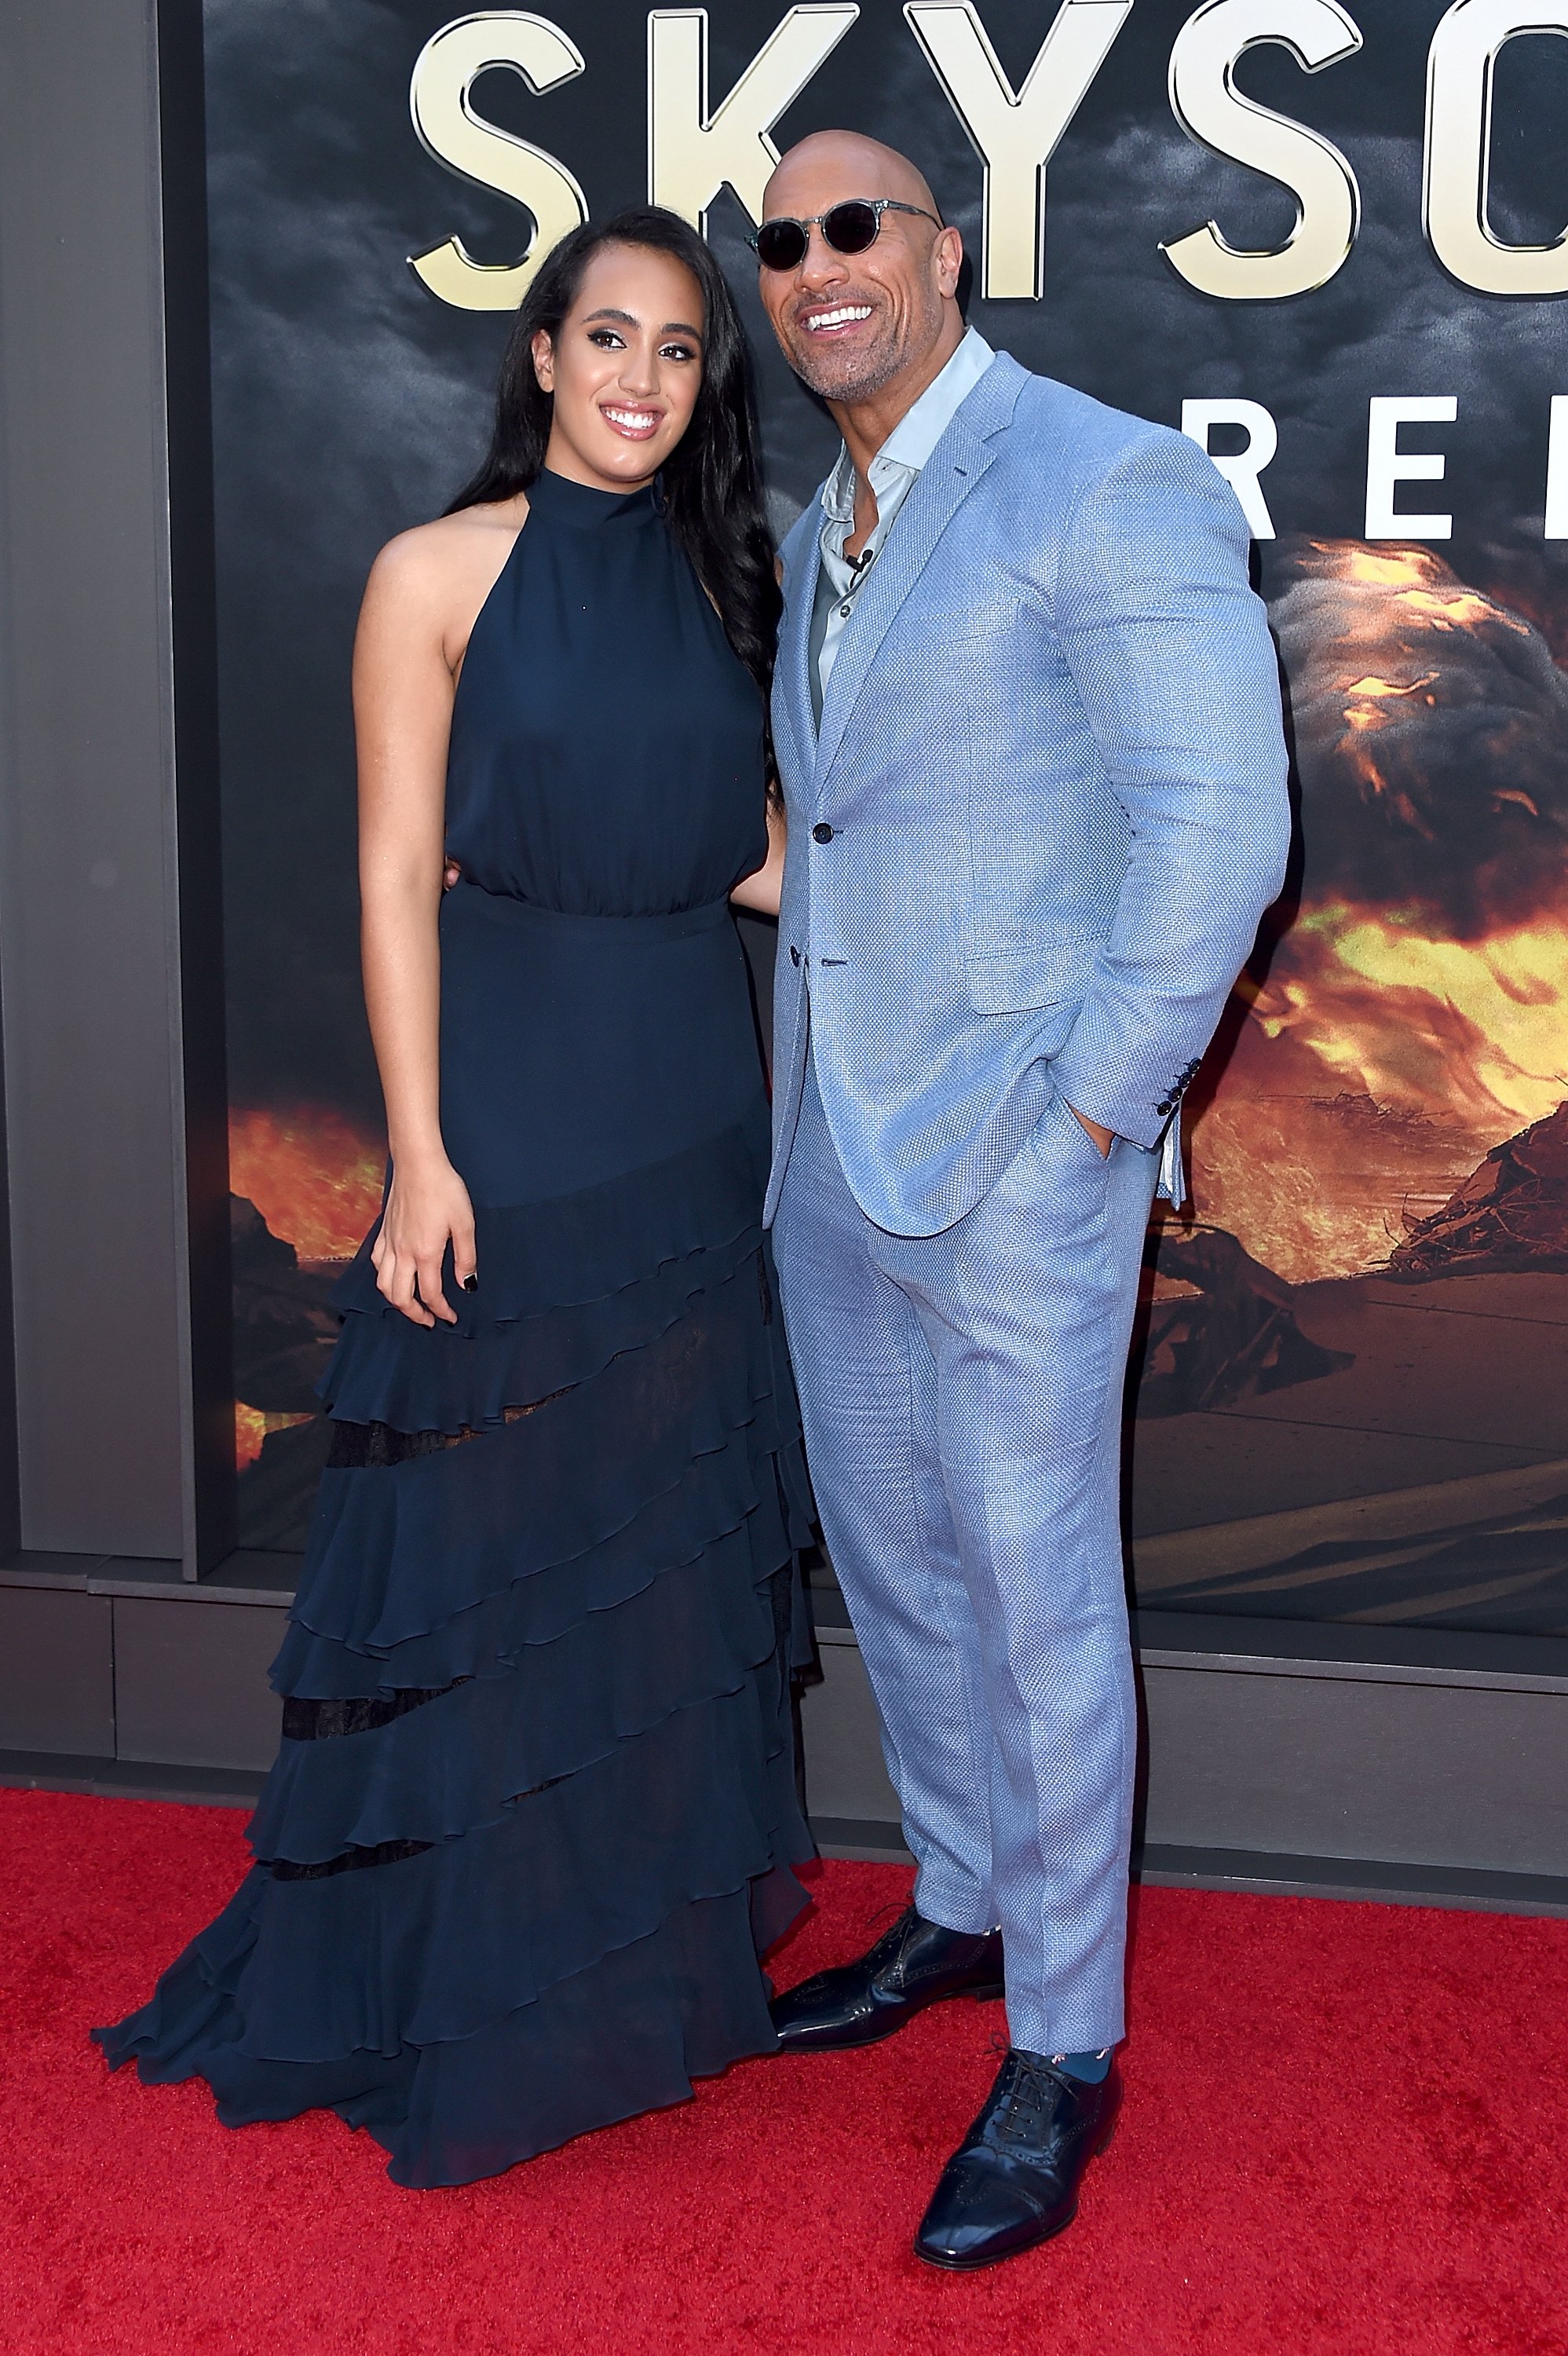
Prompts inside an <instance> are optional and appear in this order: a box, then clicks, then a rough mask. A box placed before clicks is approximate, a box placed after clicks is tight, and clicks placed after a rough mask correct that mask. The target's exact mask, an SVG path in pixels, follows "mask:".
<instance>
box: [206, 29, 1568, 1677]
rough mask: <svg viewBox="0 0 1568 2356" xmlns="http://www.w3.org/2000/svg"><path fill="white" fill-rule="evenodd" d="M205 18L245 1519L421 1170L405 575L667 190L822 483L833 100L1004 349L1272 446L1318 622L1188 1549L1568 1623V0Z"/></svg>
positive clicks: (1209, 1313)
mask: <svg viewBox="0 0 1568 2356" xmlns="http://www.w3.org/2000/svg"><path fill="white" fill-rule="evenodd" d="M206 16H207V42H208V59H207V70H208V141H209V163H210V207H211V254H212V293H213V347H214V348H213V360H214V375H215V392H216V420H217V427H216V430H217V446H216V467H217V496H218V516H219V550H218V554H219V580H220V593H219V594H220V614H219V622H220V634H221V663H222V679H221V696H222V732H223V735H222V752H223V795H224V809H225V861H226V894H227V926H228V945H229V946H228V954H229V1063H230V1072H231V1094H232V1185H233V1190H234V1223H235V1243H236V1280H237V1289H236V1344H237V1362H238V1385H237V1387H238V1391H239V1399H240V1405H239V1408H238V1456H239V1462H240V1476H239V1477H240V1494H241V1507H242V1523H243V1542H244V1543H246V1544H249V1545H251V1546H258V1547H284V1548H287V1547H297V1546H298V1545H299V1544H300V1543H301V1542H302V1533H303V1528H304V1518H305V1515H306V1512H307V1509H308V1505H309V1500H310V1495H311V1491H312V1488H313V1486H314V1482H315V1473H316V1470H317V1467H318V1465H319V1463H320V1461H321V1456H322V1440H321V1432H320V1429H319V1422H318V1420H317V1419H316V1418H315V1413H314V1408H315V1401H314V1395H313V1386H314V1384H315V1379H316V1377H317V1376H318V1375H319V1373H320V1370H321V1366H322V1363H323V1360H324V1357H325V1353H326V1351H327V1350H328V1349H329V1347H330V1344H331V1340H332V1337H333V1334H334V1332H335V1330H336V1320H335V1319H334V1317H333V1315H332V1312H331V1310H330V1308H329V1306H328V1294H329V1290H330V1287H331V1284H332V1281H333V1278H334V1275H335V1273H336V1269H337V1268H338V1266H339V1264H340V1263H341V1261H342V1260H343V1259H344V1258H346V1257H347V1255H348V1254H350V1253H351V1252H352V1251H353V1250H354V1248H355V1247H356V1246H357V1243H358V1241H359V1239H360V1237H361V1236H362V1235H363V1233H364V1231H365V1229H366V1227H367V1226H368V1223H369V1221H370V1220H371V1219H372V1217H373V1216H374V1215H375V1213H376V1210H377V1208H378V1205H379V1196H380V1189H381V1183H382V1170H383V1151H384V1148H383V1139H382V1133H381V1125H380V1109H379V1097H378V1091H377V1087H376V1080H375V1073H374V1067H373V1065H372V1061H371V1056H370V1052H369V1045H368V1036H367V1032H366V1026H365V1021H364V1016H363V1012H362V1009H361V1004H360V996H359V981H358V974H357V940H356V897H355V882H354V779H353V748H352V742H351V731H350V720H349V708H348V661H349V649H350V643H351V637H352V632H353V627H354V619H355V614H356V610H357V604H358V599H359V594H360V592H361V589H362V586H363V584H364V579H365V574H366V571H367V568H368V565H369V563H370V561H371V559H372V557H373V556H374V554H375V552H376V551H377V549H378V548H379V546H380V544H381V543H382V542H383V541H385V540H386V539H387V538H388V537H389V535H390V534H391V533H393V532H395V531H397V530H400V529H402V528H404V527H405V526H408V525H410V524H412V523H415V522H417V521H420V520H421V519H424V518H427V517H429V516H431V515H432V514H434V513H436V512H437V511H438V510H439V509H441V508H442V507H443V505H444V503H445V502H446V500H447V499H448V498H450V497H451V496H452V494H453V491H454V489H455V488H456V487H457V486H458V485H459V484H460V483H461V482H462V480H463V479H464V477H465V476H466V474H467V473H468V472H469V470H470V468H471V467H472V466H473V464H474V462H475V457H476V455H477V454H478V452H479V450H480V448H481V447H482V444H483V441H484V437H485V429H486V422H487V415H488V411H489V405H490V400H491V388H492V384H493V380H494V374H495V369H496V359H497V355H498V352H499V349H500V346H501V343H502V340H503V338H504V336H505V333H506V328H507V312H508V311H509V310H510V309H511V308H512V307H513V306H514V305H516V303H517V299H518V296H519V295H520V293H521V290H522V287H523V286H524V284H526V282H527V275H528V270H529V268H530V267H531V266H532V265H533V264H536V263H537V262H538V260H539V256H540V254H541V253H542V252H543V251H544V250H545V249H546V248H547V247H548V245H549V242H551V241H553V240H554V239H555V238H556V237H558V236H559V235H560V234H561V233H562V232H563V231H564V230H567V229H569V228H571V226H572V225H573V224H574V223H575V222H576V221H577V220H579V219H581V218H582V217H583V215H584V214H585V213H586V214H591V215H593V216H598V215H602V214H603V213H604V212H606V211H608V210H610V209H613V207H615V206H617V205H619V204H622V203H624V202H627V201H631V200H637V199H640V198H643V197H644V196H645V195H647V194H649V193H652V194H653V195H654V196H656V198H659V200H661V201H663V202H666V203H668V204H671V205H673V206H675V207H677V209H680V210H681V211H683V212H685V213H686V214H687V215H688V217H689V218H691V219H693V220H702V221H703V223H704V225H705V227H706V230H707V234H708V235H709V239H710V240H711V241H712V243H713V245H714V247H715V249H716V251H717V252H718V253H719V255H720V259H721V261H722V262H723V264H724V266H725V268H726V270H727V271H728V272H729V273H730V276H731V282H732V284H734V286H735V288H736V290H737V292H738V294H739V295H740V296H741V301H742V303H743V304H744V305H745V309H746V316H747V318H748V321H749V324H750V327H751V329H752V335H753V338H754V341H755V345H756V349H757V353H758V357H759V363H760V373H761V382H762V391H763V410H764V418H765V429H766V442H767V456H768V466H769V479H770V496H771V500H772V504H773V510H774V520H775V522H776V524H777V526H778V527H779V529H780V530H781V531H782V530H784V528H786V527H787V525H788V523H789V521H790V520H791V519H793V518H794V517H795V515H796V514H797V513H798V512H799V510H800V509H801V507H802V505H803V504H804V503H805V501H806V500H808V499H809V498H811V497H812V495H813V493H814V490H815V487H816V485H817V483H818V482H819V481H820V479H821V477H822V476H823V475H824V473H825V472H826V471H827V466H828V465H829V464H830V462H831V460H832V457H833V455H834V450H835V446H836V442H835V436H834V434H833V433H832V430H831V428H830V425H829V424H828V423H827V419H826V417H825V415H824V413H823V412H821V411H820V410H819V409H818V408H816V406H815V405H814V404H812V403H811V402H808V401H807V400H806V399H805V397H804V396H803V395H802V393H801V392H800V391H799V390H798V389H797V388H796V386H795V383H794V381H793V380H792V379H791V378H790V376H789V374H788V371H787V370H786V369H785V368H784V365H783V363H782V361H781V360H780V359H779V358H778V356H777V354H776V351H775V349H774V348H773V342H772V338H771V337H770V335H769V333H768V330H767V327H766V324H765V321H764V320H763V315H762V312H761V309H760V306H759V305H758V302H757V299H756V283H755V266H754V263H753V262H752V257H751V255H750V253H749V252H748V250H747V248H746V246H745V243H744V233H745V231H746V230H747V228H748V227H749V226H750V225H751V221H752V217H753V216H754V214H755V212H756V210H757V208H758V204H759V200H760V194H761V189H762V186H763V180H764V179H765V177H766V173H767V169H768V164H769V160H770V155H771V154H772V152H773V149H775V148H781V147H783V146H784V145H787V144H788V143H789V142H790V141H791V140H793V139H795V138H796V137H798V136H800V135H801V134H804V133H805V132H807V131H810V130H813V129H816V128H819V127H822V126H825V125H828V124H839V123H842V124H847V125H849V126H852V127H855V128H859V129H863V130H866V131H869V132H872V133H875V134H878V135H880V136H881V137H884V138H886V139H888V140H890V141H891V142H893V143H894V144H896V145H899V146H901V147H902V148H903V149H905V150H906V151H907V152H908V153H909V154H911V155H913V156H914V157H915V158H917V159H918V161H919V162H920V164H921V165H922V166H923V168H924V169H925V171H926V172H927V174H928V175H929V177H930V178H931V180H932V182H933V187H934V188H935V190H936V192H937V196H938V198H939V201H940V202H941V203H942V205H943V206H944V208H945V209H946V212H947V215H948V218H949V219H951V220H955V222H957V223H958V225H959V226H960V227H961V228H962V230H963V231H964V235H965V244H966V247H967V249H968V251H969V253H970V255H971V256H972V258H973V265H974V284H973V291H972V295H971V299H970V316H971V318H972V319H973V320H974V321H975V322H976V324H977V325H978V326H979V327H980V328H981V330H982V331H983V332H984V334H985V335H986V336H987V337H989V338H990V340H991V341H992V342H993V343H994V344H997V345H999V346H1004V347H1005V348H1007V349H1008V350H1009V351H1011V352H1013V353H1014V354H1016V356H1017V357H1018V358H1019V359H1020V360H1021V361H1022V362H1024V364H1025V365H1026V366H1028V367H1029V368H1031V369H1039V370H1041V371H1043V372H1045V373H1048V374H1051V375H1054V376H1058V377H1061V378H1062V379H1064V380H1066V381H1067V382H1069V383H1071V384H1073V385H1077V386H1080V387H1082V388H1083V389H1084V390H1085V391H1089V392H1092V393H1093V394H1095V395H1097V396H1099V397H1100V398H1101V399H1103V400H1105V401H1109V402H1115V403H1117V404H1118V405H1120V406H1122V407H1124V408H1126V409H1129V410H1132V411H1136V412H1138V413H1139V414H1141V415H1143V416H1147V417H1150V418H1155V419H1159V420H1161V421H1163V422H1165V423H1168V424H1171V425H1176V426H1184V427H1185V429H1186V430H1187V431H1188V432H1189V433H1190V434H1193V435H1194V436H1195V437H1196V438H1197V439H1199V440H1200V442H1201V443H1202V444H1203V445H1204V446H1205V447H1206V448H1207V449H1208V450H1209V451H1210V453H1211V455H1212V456H1213V457H1214V458H1215V460H1216V463H1217V464H1219V465H1220V466H1221V467H1222V468H1224V470H1225V471H1226V472H1227V473H1228V474H1229V476H1230V477H1231V479H1232V482H1233V484H1234V486H1235V487H1236V489H1237V491H1238V494H1239V496H1240V497H1241V498H1242V500H1243V505H1244V507H1245V509H1246V511H1247V514H1248V517H1249V519H1250V521H1251V523H1252V526H1253V533H1254V536H1255V543H1256V556H1257V563H1258V576H1259V581H1260V585H1261V587H1262V589H1263V593H1264V595H1265V596H1266V598H1267V600H1268V604H1269V608H1270V614H1271V618H1272V621H1273V626H1274V629H1275V637H1276V639H1277V642H1278V646H1279V650H1280V657H1281V661H1282V666H1283V670H1284V675H1285V682H1286V695H1287V706H1288V716H1289V724H1290V734H1291V741H1292V748H1293V753H1294V766H1295V784H1296V793H1297V798H1298V809H1299V849H1298V855H1297V859H1296V865H1295V869H1294V872H1293V875H1292V881H1291V884H1290V888H1289V890H1288V892H1287V894H1286V896H1285V901H1284V902H1283V903H1282V905H1281V906H1280V907H1279V909H1278V910H1277V911H1276V912H1275V916H1273V917H1272V918H1271V919H1270V921H1269V923H1268V925H1267V926H1266V927H1265V933H1264V939H1263V940H1262V942H1261V943H1260V947H1259V949H1258V953H1257V955H1256V957H1255V958H1254V960H1253V965H1252V967H1251V969H1250V970H1249V972H1248V973H1247V975H1246V976H1244V977H1243V981H1242V983H1241V985H1240V986H1239V988H1238V990H1237V992H1236V994H1235V998H1234V1001H1233V1002H1232V1008H1231V1010H1230V1014H1229V1017H1228V1019H1227V1022H1226V1023H1225V1025H1224V1028H1223V1030H1222V1033H1221V1038H1220V1039H1219V1041H1218V1042H1217V1043H1216V1045H1215V1048H1214V1050H1213V1052H1212V1053H1211V1056H1210V1057H1209V1059H1208V1062H1207V1064H1206V1066H1205V1068H1204V1074H1203V1077H1202V1080H1201V1082H1200V1086H1199V1087H1197V1088H1196V1089H1195V1090H1194V1092H1193V1095H1192V1097H1191V1098H1189V1111H1190V1114H1191V1119H1190V1123H1189V1128H1190V1141H1189V1160H1190V1165H1191V1177H1192V1201H1191V1203H1190V1204H1189V1206H1188V1207H1187V1209H1186V1210H1185V1211H1184V1212H1183V1213H1182V1214H1181V1215H1179V1216H1175V1217H1170V1216H1168V1217H1165V1218H1164V1219H1163V1221H1162V1223H1161V1224H1160V1226H1159V1227H1158V1229H1157V1239H1156V1243H1155V1246H1154V1248H1152V1249H1151V1254H1150V1267H1149V1280H1148V1286H1147V1295H1148V1297H1147V1317H1146V1319H1145V1321H1144V1323H1143V1326H1142V1328H1141V1330H1140V1334H1139V1338H1138V1343H1137V1346H1136V1351H1135V1358H1134V1380H1135V1392H1134V1396H1135V1398H1136V1420H1135V1423H1134V1426H1133V1444H1132V1451H1131V1460H1132V1479H1131V1515H1132V1526H1133V1532H1134V1569H1135V1580H1136V1589H1137V1592H1138V1595H1139V1598H1140V1599H1141V1600H1142V1601H1144V1602H1145V1603H1147V1604H1157V1605H1159V1606H1162V1607H1166V1608H1185V1609H1192V1610H1198V1611H1209V1612H1231V1613H1234V1612H1249V1613H1265V1614H1274V1615H1283V1616H1285V1617H1289V1618H1296V1619H1303V1618H1323V1619H1328V1620H1339V1621H1343V1620H1353V1621H1361V1622H1419V1623H1424V1624H1436V1625H1451V1626H1470V1627H1477V1628H1487V1629H1500V1630H1515V1631H1537V1632H1546V1631H1550V1632H1553V1633H1563V1632H1564V1630H1568V1556H1565V1540H1564V1529H1565V1515H1568V1424H1565V1418H1564V1409H1565V1407H1568V1351H1565V1350H1564V1346H1563V1344H1564V1342H1565V1341H1568V1102H1565V1101H1564V1099H1565V1098H1568V865H1565V862H1564V848H1565V839H1568V670H1565V665H1568V307H1565V305H1564V296H1565V295H1568V233H1565V231H1564V222H1565V220H1568V149H1565V147H1564V144H1563V137H1562V126H1563V123H1565V122H1568V0H1534V5H1520V0H1456V5H1448V6H1445V5H1443V0H1357V5H1356V7H1355V9H1354V12H1352V10H1351V9H1349V8H1348V7H1346V6H1343V5H1339V0H1207V5H1200V6H1199V7H1197V8H1196V9H1192V8H1190V7H1189V6H1188V5H1186V0H1061V5H1058V0H977V5H974V4H972V0H956V5H955V0H935V4H934V5H927V4H926V0H911V5H908V6H902V7H901V6H899V5H895V0H862V5H860V6H859V8H857V7H856V6H854V5H817V6H805V7H794V8H790V9H787V10H784V9H782V8H781V7H780V5H778V0H718V5H714V6H713V7H710V8H709V9H706V10H704V9H657V10H654V11H652V12H649V11H648V10H646V9H645V8H643V7H639V6H634V5H631V0H549V13H548V14H545V13H532V12H523V11H518V10H482V11H479V12H477V13H475V14H471V15H468V16H453V15H451V14H450V13H449V12H448V11H446V10H443V9H442V8H441V7H440V6H438V5H433V0H207V12H206ZM867 193H868V194H875V193H877V192H876V191H875V190H868V191H867ZM523 1019H526V1015H525V1017H524V1018H523ZM584 1085H589V1086H591V1085H592V1075H585V1079H584Z"/></svg>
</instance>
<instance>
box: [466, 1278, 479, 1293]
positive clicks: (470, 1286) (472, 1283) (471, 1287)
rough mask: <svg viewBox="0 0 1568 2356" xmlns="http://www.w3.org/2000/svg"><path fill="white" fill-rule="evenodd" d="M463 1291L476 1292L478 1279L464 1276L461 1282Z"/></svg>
mask: <svg viewBox="0 0 1568 2356" xmlns="http://www.w3.org/2000/svg"><path fill="white" fill-rule="evenodd" d="M463 1290H464V1292H477V1291H478V1290H479V1279H478V1278H477V1277H476V1276H465V1277H464V1280H463Z"/></svg>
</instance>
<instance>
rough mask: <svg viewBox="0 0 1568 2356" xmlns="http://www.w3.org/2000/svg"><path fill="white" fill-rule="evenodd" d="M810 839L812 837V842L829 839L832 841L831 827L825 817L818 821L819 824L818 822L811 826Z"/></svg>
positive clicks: (827, 840)
mask: <svg viewBox="0 0 1568 2356" xmlns="http://www.w3.org/2000/svg"><path fill="white" fill-rule="evenodd" d="M811 839H812V841H813V842H831V841H832V840H833V829H832V828H831V827H830V826H829V825H828V823H827V819H823V820H822V821H821V822H820V824H818V825H816V826H814V827H813V828H812V830H811Z"/></svg>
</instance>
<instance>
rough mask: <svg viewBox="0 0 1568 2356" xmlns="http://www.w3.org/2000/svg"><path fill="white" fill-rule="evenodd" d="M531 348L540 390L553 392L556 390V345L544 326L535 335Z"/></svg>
mask: <svg viewBox="0 0 1568 2356" xmlns="http://www.w3.org/2000/svg"><path fill="white" fill-rule="evenodd" d="M529 350H530V351H531V353H532V355H533V363H534V374H535V376H536V377H538V379H539V391H541V392H553V391H555V346H554V345H553V344H552V343H551V342H550V339H549V336H548V335H547V334H546V332H545V330H544V329H543V328H542V327H541V328H540V329H539V333H538V335H537V336H536V337H534V339H533V342H532V344H531V345H530V346H529Z"/></svg>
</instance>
